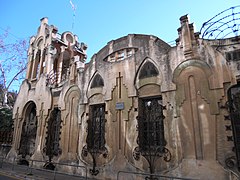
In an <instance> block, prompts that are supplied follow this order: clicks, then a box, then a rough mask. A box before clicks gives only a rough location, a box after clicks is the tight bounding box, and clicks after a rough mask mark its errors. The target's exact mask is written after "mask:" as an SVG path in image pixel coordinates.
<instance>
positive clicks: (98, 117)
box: [83, 104, 108, 175]
mask: <svg viewBox="0 0 240 180" xmlns="http://www.w3.org/2000/svg"><path fill="white" fill-rule="evenodd" d="M105 122H106V119H105V104H97V105H92V106H90V118H89V120H88V134H87V140H86V142H87V147H86V146H85V147H84V148H83V155H84V156H87V153H88V152H89V153H90V154H91V156H92V158H93V169H90V173H91V174H92V175H97V174H98V173H99V170H97V169H96V158H97V156H98V155H100V154H102V155H103V157H104V158H106V157H107V153H108V152H107V148H106V147H105Z"/></svg>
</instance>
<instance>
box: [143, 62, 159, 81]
mask: <svg viewBox="0 0 240 180" xmlns="http://www.w3.org/2000/svg"><path fill="white" fill-rule="evenodd" d="M158 74H159V72H158V70H157V68H156V67H155V66H154V64H153V63H151V62H146V63H145V64H144V65H143V67H142V69H141V71H140V74H139V79H143V78H148V77H153V76H157V75H158Z"/></svg>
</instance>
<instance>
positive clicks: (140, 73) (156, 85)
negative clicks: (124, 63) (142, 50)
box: [134, 58, 162, 95]
mask: <svg viewBox="0 0 240 180" xmlns="http://www.w3.org/2000/svg"><path fill="white" fill-rule="evenodd" d="M146 71H147V72H146ZM144 75H146V76H144ZM134 82H135V83H134V84H135V88H136V89H137V91H138V92H140V91H141V92H146V91H148V90H149V89H151V92H152V93H153V95H155V94H161V93H160V86H161V83H162V73H161V71H160V69H159V68H158V66H157V64H156V63H155V62H154V61H153V60H152V59H150V58H145V59H144V60H143V62H142V63H141V65H140V66H139V68H138V70H137V73H136V76H135V80H134ZM154 91H157V92H154ZM148 92H149V91H148Z"/></svg>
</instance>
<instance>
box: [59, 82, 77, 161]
mask: <svg viewBox="0 0 240 180" xmlns="http://www.w3.org/2000/svg"><path fill="white" fill-rule="evenodd" d="M79 99H80V89H79V88H78V86H77V85H73V86H71V87H70V88H69V89H68V90H67V92H66V93H65V96H64V104H65V106H64V108H62V121H63V122H62V133H61V141H60V143H61V144H60V146H61V148H62V155H61V157H60V161H63V162H64V161H66V160H67V159H71V160H73V161H77V153H78V138H79V121H78V107H79Z"/></svg>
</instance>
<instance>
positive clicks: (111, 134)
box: [8, 16, 240, 179]
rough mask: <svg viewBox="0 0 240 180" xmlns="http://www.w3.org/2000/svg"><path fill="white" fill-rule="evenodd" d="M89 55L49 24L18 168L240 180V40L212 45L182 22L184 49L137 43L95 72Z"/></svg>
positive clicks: (34, 54)
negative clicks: (30, 164) (26, 165)
mask: <svg viewBox="0 0 240 180" xmlns="http://www.w3.org/2000/svg"><path fill="white" fill-rule="evenodd" d="M86 49H87V46H86V45H85V44H84V43H80V42H79V40H78V38H77V36H76V35H74V34H72V33H71V32H64V33H63V34H61V35H60V34H58V30H57V28H56V27H55V26H53V25H51V26H50V25H48V19H47V18H43V19H42V20H41V25H40V27H39V29H38V32H37V35H36V36H34V37H32V38H31V40H30V46H29V50H28V68H27V74H26V79H25V80H24V81H23V83H22V85H21V88H20V91H19V94H18V97H17V101H16V103H15V106H14V112H13V119H14V142H13V146H12V149H11V150H10V152H9V153H8V159H9V160H13V159H14V158H18V159H19V163H24V162H28V161H29V160H40V161H42V162H35V166H38V167H43V166H44V167H45V168H47V167H48V166H50V165H51V163H52V164H54V163H68V164H75V165H79V166H84V167H86V168H87V173H88V176H89V177H94V178H97V179H117V178H119V179H144V178H145V177H146V176H149V178H153V176H151V175H140V174H134V173H149V174H161V175H166V176H171V177H182V178H184V177H186V178H191V179H230V178H231V177H233V176H235V177H237V176H238V173H239V172H238V170H239V167H240V146H239V143H240V142H239V141H240V140H239V139H240V129H239V128H240V127H239V123H238V121H237V120H238V118H239V116H240V113H239V112H240V102H239V99H240V84H239V83H238V82H239V80H240V39H239V38H237V37H235V38H228V39H221V40H208V39H202V38H200V37H199V33H195V32H194V28H193V24H190V23H189V20H188V17H187V16H182V17H181V18H180V28H179V29H178V38H177V40H176V46H173V47H172V46H170V45H169V44H167V43H166V42H164V41H162V40H161V39H159V38H158V37H156V36H153V35H142V34H129V35H127V36H124V37H121V38H119V39H116V40H112V41H110V42H108V44H107V45H106V46H105V47H103V48H102V49H101V50H100V51H99V52H98V53H96V54H95V55H93V57H92V58H91V60H90V62H89V63H85V60H86ZM55 168H59V169H61V170H63V171H68V172H72V171H77V173H79V174H84V173H85V170H84V169H81V168H80V169H77V170H76V169H74V168H73V167H70V166H69V167H68V166H64V167H60V166H58V167H55ZM117 176H118V177H117Z"/></svg>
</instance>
